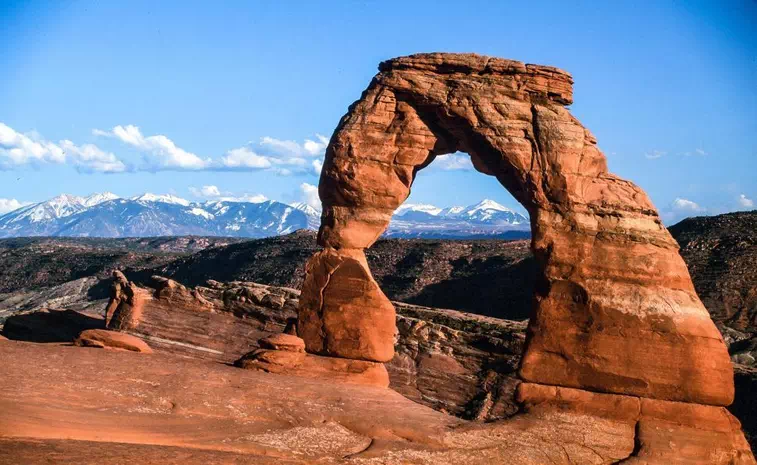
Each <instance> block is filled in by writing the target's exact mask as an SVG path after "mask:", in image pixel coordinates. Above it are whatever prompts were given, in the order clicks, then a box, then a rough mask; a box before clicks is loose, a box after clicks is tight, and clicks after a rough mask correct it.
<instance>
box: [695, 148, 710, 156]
mask: <svg viewBox="0 0 757 465" xmlns="http://www.w3.org/2000/svg"><path fill="white" fill-rule="evenodd" d="M694 153H696V154H697V155H707V152H705V151H704V149H696V150H694Z"/></svg>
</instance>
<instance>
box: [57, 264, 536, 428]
mask: <svg viewBox="0 0 757 465" xmlns="http://www.w3.org/2000/svg"><path fill="white" fill-rule="evenodd" d="M152 285H153V286H154V287H140V286H137V285H136V284H134V283H132V282H127V284H126V285H124V284H123V283H122V282H120V281H119V280H115V281H114V290H113V299H112V301H111V302H110V303H109V304H108V308H117V307H119V306H120V305H126V304H124V303H122V302H123V301H124V300H123V299H124V297H123V296H124V295H125V291H124V289H125V288H126V287H128V288H129V289H130V290H129V291H128V293H129V294H139V295H144V296H147V297H148V298H146V299H144V300H143V304H142V307H141V309H140V315H141V316H140V319H139V321H138V322H137V323H136V326H133V327H126V326H124V327H118V326H116V325H111V329H117V330H120V331H125V332H126V333H128V334H134V335H137V336H139V337H142V338H144V339H145V340H147V341H148V342H149V344H150V346H151V347H152V348H153V349H154V350H155V351H156V352H159V353H171V354H179V355H182V356H189V357H193V358H201V359H208V360H218V361H222V362H225V363H231V362H234V361H236V360H238V359H240V357H242V356H243V355H245V354H248V353H251V352H254V351H255V350H256V349H260V348H262V349H275V350H274V352H278V351H283V350H287V348H289V349H291V350H298V347H300V346H299V344H301V343H302V342H299V341H302V339H300V338H298V337H295V336H289V335H286V334H282V333H281V331H283V330H284V328H285V327H286V325H287V322H288V321H290V320H291V319H292V318H294V317H296V312H295V309H296V308H297V304H298V298H299V291H296V290H293V289H287V288H280V287H274V286H264V285H260V284H255V283H242V282H235V283H219V282H216V281H211V282H209V283H208V285H207V286H206V287H203V286H199V287H196V288H193V289H190V288H186V287H184V286H182V285H181V284H179V283H176V282H175V281H170V280H165V279H163V278H159V277H156V278H155V279H153V280H152ZM161 289H170V290H171V291H170V292H167V291H165V290H163V291H161ZM269 296H278V297H280V298H281V299H283V300H284V302H285V304H284V306H283V307H281V308H277V306H278V303H275V302H276V301H278V300H280V299H274V298H270V297H269ZM394 304H395V306H396V308H397V310H398V314H397V316H396V319H397V328H398V331H399V334H398V336H399V337H398V340H397V343H396V345H395V346H394V352H395V355H394V358H393V359H392V360H391V361H390V362H389V363H387V364H386V368H387V370H388V372H389V377H390V380H391V387H392V389H394V390H396V391H397V392H399V393H401V394H403V395H404V396H406V397H407V398H409V399H411V400H414V401H416V402H419V403H421V404H424V405H428V406H430V407H433V408H434V409H437V410H440V411H444V412H447V413H450V414H453V415H456V416H459V417H462V418H469V419H479V420H495V419H501V418H507V417H508V416H510V415H513V414H514V413H515V412H516V411H517V405H516V402H515V398H514V393H515V389H516V387H517V385H518V383H519V381H518V380H517V377H516V372H517V367H518V363H519V361H520V357H521V354H522V350H523V345H524V341H525V334H524V332H525V328H526V323H525V322H514V321H508V320H499V319H495V318H488V317H483V316H478V315H471V314H466V313H462V312H456V311H454V310H440V309H432V308H427V307H420V306H415V305H408V304H403V303H400V302H395V303H394ZM127 313H129V314H132V313H133V312H131V311H130V310H128V311H127ZM84 318H87V321H90V320H91V319H90V318H88V317H84ZM77 321H78V320H77ZM94 321H95V325H97V324H98V323H97V320H94ZM99 324H100V325H102V323H99ZM209 327H210V328H212V331H209V330H208V328H209ZM73 337H74V336H71V337H70V338H69V339H56V340H57V341H60V342H65V341H68V340H71V339H73ZM261 338H262V339H261ZM302 344H304V343H302ZM269 357H279V358H280V357H286V355H273V356H269ZM295 357H296V356H295ZM345 361H347V360H345ZM279 362H280V361H279ZM331 363H336V362H333V361H332V362H331ZM275 365H276V363H273V364H272V365H271V366H270V367H267V368H268V369H269V371H274V370H276V366H275ZM358 365H359V364H356V366H358ZM368 365H369V366H370V365H371V364H370V363H369V364H368Z"/></svg>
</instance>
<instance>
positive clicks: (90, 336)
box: [74, 329, 152, 354]
mask: <svg viewBox="0 0 757 465" xmlns="http://www.w3.org/2000/svg"><path fill="white" fill-rule="evenodd" d="M74 345H77V346H79V347H95V348H99V349H110V350H128V351H130V352H141V353H144V354H151V353H152V349H150V346H148V345H147V344H145V341H143V340H142V339H140V338H138V337H136V336H132V335H130V334H125V333H119V332H117V331H107V330H105V329H88V330H86V331H82V332H81V334H79V336H78V337H77V338H76V340H74Z"/></svg>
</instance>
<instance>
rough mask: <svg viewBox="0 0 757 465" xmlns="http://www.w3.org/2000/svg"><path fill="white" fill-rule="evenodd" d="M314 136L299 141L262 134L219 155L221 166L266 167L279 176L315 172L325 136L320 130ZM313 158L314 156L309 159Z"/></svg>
mask: <svg viewBox="0 0 757 465" xmlns="http://www.w3.org/2000/svg"><path fill="white" fill-rule="evenodd" d="M316 139H317V140H310V139H306V140H305V141H304V142H303V143H298V142H296V141H293V140H281V139H275V138H273V137H262V138H261V139H260V140H259V141H258V142H250V143H248V144H246V145H245V146H243V147H238V148H235V149H231V150H229V151H228V152H226V154H225V155H224V156H223V157H221V160H220V167H221V168H222V169H231V170H234V169H249V170H269V171H272V172H274V173H276V174H278V175H281V176H288V175H291V174H315V175H318V174H320V172H321V168H322V166H323V156H324V154H325V151H326V146H328V143H329V141H328V139H327V138H326V137H325V136H322V135H320V134H317V135H316ZM313 158H315V159H313Z"/></svg>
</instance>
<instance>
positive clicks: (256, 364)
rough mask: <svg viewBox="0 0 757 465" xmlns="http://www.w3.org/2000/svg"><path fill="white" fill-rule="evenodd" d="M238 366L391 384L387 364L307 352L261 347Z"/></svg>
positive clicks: (291, 373)
mask: <svg viewBox="0 0 757 465" xmlns="http://www.w3.org/2000/svg"><path fill="white" fill-rule="evenodd" d="M234 365H236V366H238V367H240V368H246V369H248V370H259V371H265V372H267V373H280V374H284V375H291V376H298V377H302V378H312V379H318V380H321V381H324V382H328V381H330V382H336V383H348V384H367V385H370V386H379V387H383V388H386V387H389V373H387V371H386V367H384V364H383V363H377V362H367V361H365V360H351V359H348V358H337V357H321V356H319V355H312V354H306V353H305V351H304V350H303V351H294V352H293V351H288V350H272V349H257V350H254V351H252V352H250V353H249V354H247V355H245V356H243V357H242V358H240V359H239V360H237V361H236V362H234Z"/></svg>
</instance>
